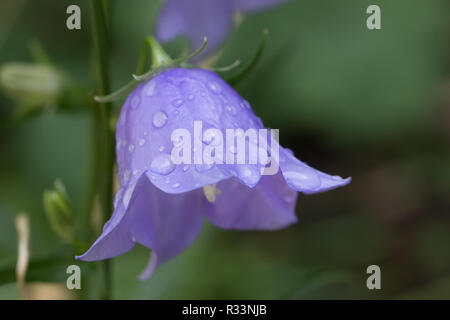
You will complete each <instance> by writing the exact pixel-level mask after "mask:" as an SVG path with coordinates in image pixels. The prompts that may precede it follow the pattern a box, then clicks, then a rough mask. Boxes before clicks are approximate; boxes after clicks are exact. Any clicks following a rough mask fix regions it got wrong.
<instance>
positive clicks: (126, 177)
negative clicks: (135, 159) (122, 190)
mask: <svg viewBox="0 0 450 320" xmlns="http://www.w3.org/2000/svg"><path fill="white" fill-rule="evenodd" d="M129 180H130V170H125V172H124V174H123V181H125V182H128V181H129Z"/></svg>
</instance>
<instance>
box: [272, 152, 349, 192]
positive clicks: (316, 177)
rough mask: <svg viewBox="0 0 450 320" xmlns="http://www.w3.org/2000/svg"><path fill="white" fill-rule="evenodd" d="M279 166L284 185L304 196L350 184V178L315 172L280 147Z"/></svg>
mask: <svg viewBox="0 0 450 320" xmlns="http://www.w3.org/2000/svg"><path fill="white" fill-rule="evenodd" d="M279 165H280V169H281V172H282V174H283V177H284V179H285V180H286V183H287V184H288V185H289V187H291V188H292V189H294V190H297V191H300V192H303V193H305V194H313V193H318V192H323V191H327V190H331V189H335V188H338V187H342V186H345V185H347V184H349V183H350V181H351V178H346V179H343V178H341V177H340V176H332V175H329V174H326V173H324V172H321V171H319V170H316V169H314V168H312V167H310V166H308V165H307V164H306V163H304V162H302V161H300V160H298V159H297V158H296V157H295V156H294V155H293V154H292V152H291V151H290V150H288V149H284V148H282V147H280V159H279Z"/></svg>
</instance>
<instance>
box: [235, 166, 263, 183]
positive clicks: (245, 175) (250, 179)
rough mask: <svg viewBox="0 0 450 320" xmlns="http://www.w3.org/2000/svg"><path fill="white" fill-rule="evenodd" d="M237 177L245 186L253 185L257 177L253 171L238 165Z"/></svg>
mask: <svg viewBox="0 0 450 320" xmlns="http://www.w3.org/2000/svg"><path fill="white" fill-rule="evenodd" d="M238 177H239V179H241V180H242V181H243V182H244V183H247V184H250V185H252V184H255V183H256V182H257V181H258V179H259V176H258V174H256V173H255V171H254V170H252V169H250V168H249V167H248V166H243V165H239V167H238Z"/></svg>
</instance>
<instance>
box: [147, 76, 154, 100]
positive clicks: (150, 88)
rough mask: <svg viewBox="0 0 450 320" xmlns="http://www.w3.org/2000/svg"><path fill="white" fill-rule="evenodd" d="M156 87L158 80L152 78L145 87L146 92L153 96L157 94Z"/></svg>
mask: <svg viewBox="0 0 450 320" xmlns="http://www.w3.org/2000/svg"><path fill="white" fill-rule="evenodd" d="M155 88H156V81H155V80H150V82H149V83H148V84H147V86H146V87H145V94H146V95H147V96H149V97H151V96H153V95H154V94H155Z"/></svg>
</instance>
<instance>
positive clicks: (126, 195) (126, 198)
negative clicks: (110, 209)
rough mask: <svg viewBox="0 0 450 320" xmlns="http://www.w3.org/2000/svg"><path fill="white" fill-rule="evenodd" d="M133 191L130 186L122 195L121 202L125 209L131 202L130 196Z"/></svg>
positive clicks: (132, 187) (132, 186)
mask: <svg viewBox="0 0 450 320" xmlns="http://www.w3.org/2000/svg"><path fill="white" fill-rule="evenodd" d="M133 191H134V185H131V186H129V187H128V188H127V190H126V191H125V193H124V194H123V199H122V202H123V205H124V206H125V207H128V204H129V203H130V200H131V196H132V195H133Z"/></svg>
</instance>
